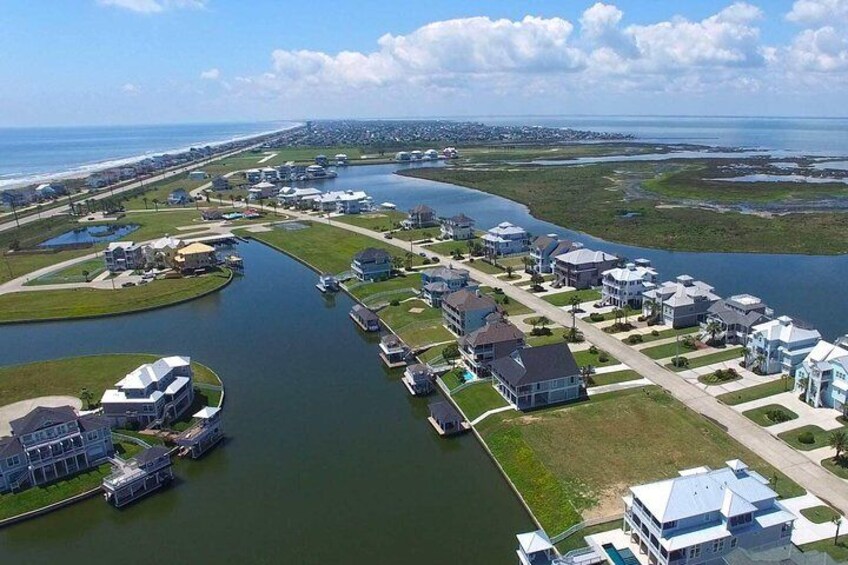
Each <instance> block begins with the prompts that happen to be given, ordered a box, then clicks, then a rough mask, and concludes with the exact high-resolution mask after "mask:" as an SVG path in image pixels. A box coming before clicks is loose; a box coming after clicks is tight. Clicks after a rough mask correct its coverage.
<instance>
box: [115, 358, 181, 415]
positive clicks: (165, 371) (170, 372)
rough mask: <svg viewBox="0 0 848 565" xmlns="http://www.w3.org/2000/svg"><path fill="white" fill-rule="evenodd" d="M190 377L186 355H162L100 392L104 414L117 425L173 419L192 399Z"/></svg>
mask: <svg viewBox="0 0 848 565" xmlns="http://www.w3.org/2000/svg"><path fill="white" fill-rule="evenodd" d="M193 378H194V372H193V371H192V368H191V360H190V359H189V358H188V357H177V356H173V357H163V358H162V359H159V360H158V361H156V362H154V363H146V364H144V365H142V366H140V367H138V368H137V369H135V370H133V371H132V372H131V373H129V374H127V375H126V376H125V377H124V378H123V379H121V380H120V381H118V382H117V383H115V388H114V389H108V390H106V391H105V392H104V393H103V397H102V398H101V399H100V406H101V407H102V408H103V416H104V417H106V418H107V419H109V421H110V422H111V424H112V425H114V426H118V427H125V426H127V425H132V424H135V425H138V426H140V427H146V426H149V425H151V424H161V423H163V422H164V421H165V420H170V421H173V420H176V419H178V418H180V417H181V416H182V415H183V414H184V413H185V411H186V410H188V408H189V407H190V406H191V403H192V402H193V401H194V387H193Z"/></svg>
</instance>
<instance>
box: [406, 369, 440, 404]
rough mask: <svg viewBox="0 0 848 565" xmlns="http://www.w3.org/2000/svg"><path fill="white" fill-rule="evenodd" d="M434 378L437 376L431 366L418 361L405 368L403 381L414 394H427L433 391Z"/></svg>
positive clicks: (410, 392)
mask: <svg viewBox="0 0 848 565" xmlns="http://www.w3.org/2000/svg"><path fill="white" fill-rule="evenodd" d="M433 379H435V376H434V375H433V371H432V370H430V367H428V366H427V365H422V364H420V363H416V364H415V365H410V366H408V367H407V368H406V370H404V372H403V377H402V378H401V381H403V384H404V386H406V389H407V390H408V391H409V394H411V395H412V396H426V395H428V394H430V393H431V392H433Z"/></svg>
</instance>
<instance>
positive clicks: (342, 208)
mask: <svg viewBox="0 0 848 565" xmlns="http://www.w3.org/2000/svg"><path fill="white" fill-rule="evenodd" d="M367 199H368V195H367V194H365V193H364V192H363V191H361V190H342V191H333V192H326V193H324V194H319V195H317V196H315V197H314V198H312V207H313V208H314V209H316V210H320V211H321V212H338V213H340V214H358V213H359V212H360V211H362V209H363V208H365V207H366V206H367V203H366V201H367Z"/></svg>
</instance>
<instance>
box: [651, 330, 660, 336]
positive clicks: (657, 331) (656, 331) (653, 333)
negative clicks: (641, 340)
mask: <svg viewBox="0 0 848 565" xmlns="http://www.w3.org/2000/svg"><path fill="white" fill-rule="evenodd" d="M651 335H652V336H654V337H659V335H660V332H659V330H651Z"/></svg>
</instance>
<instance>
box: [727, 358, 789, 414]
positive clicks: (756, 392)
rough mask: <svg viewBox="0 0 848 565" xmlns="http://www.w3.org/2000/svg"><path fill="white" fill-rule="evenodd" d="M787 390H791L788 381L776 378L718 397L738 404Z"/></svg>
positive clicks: (731, 404) (732, 404)
mask: <svg viewBox="0 0 848 565" xmlns="http://www.w3.org/2000/svg"><path fill="white" fill-rule="evenodd" d="M737 355H738V354H737ZM787 390H789V387H788V385H787V384H786V383H783V382H781V380H780V379H775V380H773V381H771V382H768V383H764V384H761V385H756V386H752V387H748V388H745V389H742V390H739V391H736V392H726V393H724V394H721V395H719V396H718V397H717V398H718V399H719V400H720V401H721V402H724V403H725V404H727V405H729V406H735V405H737V404H744V403H745V402H751V401H752V400H759V399H760V398H765V397H767V396H773V395H775V394H780V393H782V392H786V391H787Z"/></svg>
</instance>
